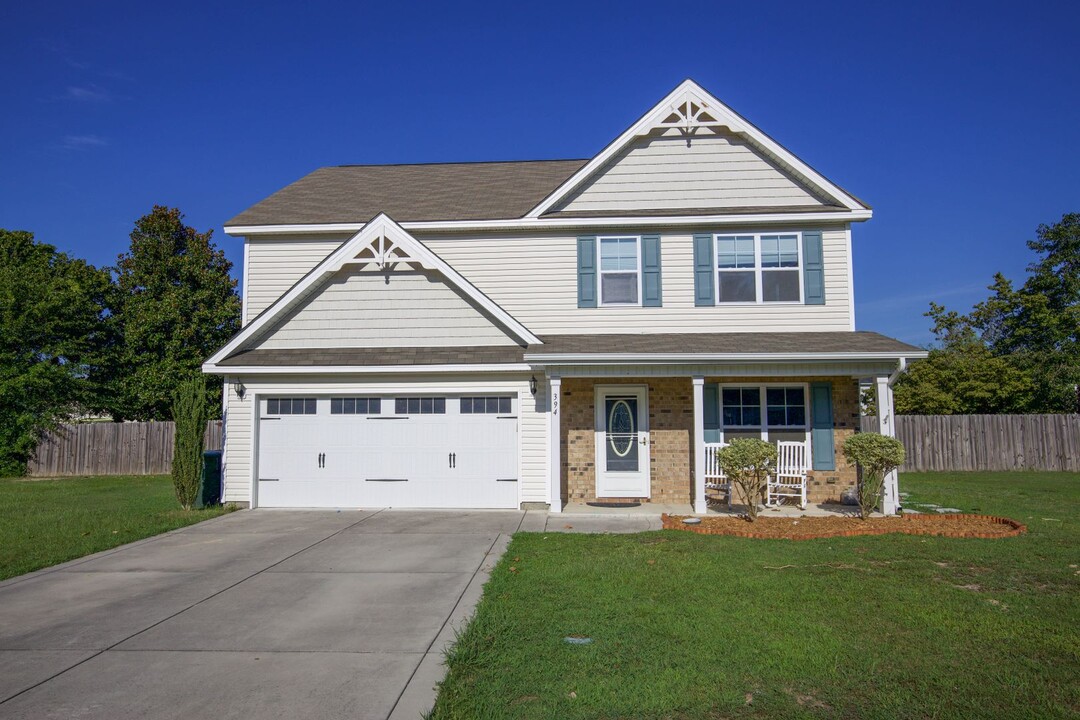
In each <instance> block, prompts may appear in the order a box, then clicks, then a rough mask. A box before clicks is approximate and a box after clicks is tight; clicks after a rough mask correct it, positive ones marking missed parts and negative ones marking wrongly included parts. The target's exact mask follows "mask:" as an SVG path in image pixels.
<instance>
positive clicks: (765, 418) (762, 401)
mask: <svg viewBox="0 0 1080 720" xmlns="http://www.w3.org/2000/svg"><path fill="white" fill-rule="evenodd" d="M766 234H768V233H766ZM794 387H797V388H802V391H803V420H804V422H803V424H802V425H801V426H800V425H784V426H783V427H774V428H773V430H774V431H775V432H783V433H790V432H798V431H799V430H803V431H804V435H805V438H804V442H805V443H806V448H807V457H808V458H809V457H813V456H812V455H811V454H810V452H811V450H812V448H811V447H810V435H811V433H810V431H811V429H812V428H811V424H810V383H802V382H771V383H722V384H721V385H720V386H719V388H718V390H717V393H718V394H719V396H720V397H718V398H717V408H718V410H717V412H718V413H719V417H718V418H717V420H718V421H719V422H718V424H719V426H720V442H722V443H724V442H727V440H726V438H725V431H726V430H729V429H730V430H731V431H732V432H734V433H737V432H748V431H754V430H756V431H760V432H761V439H762V440H764V441H765V442H771V441H770V440H769V405H768V402H766V397H765V391H766V390H768V389H769V388H794ZM724 388H757V389H758V391H759V393H758V407H759V408H760V409H761V425H760V426H751V425H741V426H738V427H731V428H726V427H725V426H724Z"/></svg>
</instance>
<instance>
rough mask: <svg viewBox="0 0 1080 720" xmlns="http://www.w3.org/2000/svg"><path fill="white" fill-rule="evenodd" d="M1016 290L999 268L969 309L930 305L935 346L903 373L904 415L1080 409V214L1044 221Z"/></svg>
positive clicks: (899, 394) (900, 406) (900, 397)
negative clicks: (961, 311) (986, 292)
mask: <svg viewBox="0 0 1080 720" xmlns="http://www.w3.org/2000/svg"><path fill="white" fill-rule="evenodd" d="M1027 245H1028V247H1029V248H1030V249H1031V250H1032V251H1034V252H1035V253H1036V255H1037V256H1038V257H1037V259H1036V260H1035V261H1034V262H1032V263H1031V264H1030V265H1028V268H1027V271H1028V277H1027V279H1026V280H1025V282H1024V284H1023V285H1022V286H1021V287H1020V288H1019V289H1017V288H1015V287H1014V286H1013V283H1012V281H1010V280H1009V279H1007V278H1006V277H1005V276H1004V275H1002V274H1001V273H998V274H996V275H995V276H994V281H993V283H992V284H991V285H990V286H989V288H988V289H989V290H990V293H991V294H990V296H989V297H988V298H987V299H986V300H984V301H982V302H980V303H978V304H976V305H975V307H974V308H973V310H972V311H971V313H969V314H967V315H961V314H959V313H957V312H956V311H951V310H947V309H946V308H944V307H942V306H940V305H937V304H936V303H931V305H930V311H929V312H927V313H926V314H927V316H928V317H930V318H932V319H933V320H934V335H935V336H936V338H937V343H936V347H935V348H934V349H932V350H931V351H930V357H928V358H927V359H926V360H921V361H918V362H916V363H913V364H912V366H911V369H910V370H909V371H908V372H907V373H906V374H905V375H903V376H901V378H900V379H899V380H898V381H897V383H896V387H895V393H896V409H897V412H899V413H903V414H956V413H1023V412H1032V413H1036V412H1044V413H1053V412H1078V411H1080V394H1078V391H1077V386H1078V385H1080V214H1078V213H1070V214H1066V215H1064V216H1063V217H1062V219H1061V222H1059V223H1056V224H1054V225H1040V226H1039V227H1038V229H1037V231H1036V239H1035V240H1029V241H1028V242H1027Z"/></svg>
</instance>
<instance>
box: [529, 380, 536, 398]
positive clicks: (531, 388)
mask: <svg viewBox="0 0 1080 720" xmlns="http://www.w3.org/2000/svg"><path fill="white" fill-rule="evenodd" d="M529 392H531V393H532V394H533V395H535V394H536V376H535V375H533V376H532V377H531V378H529Z"/></svg>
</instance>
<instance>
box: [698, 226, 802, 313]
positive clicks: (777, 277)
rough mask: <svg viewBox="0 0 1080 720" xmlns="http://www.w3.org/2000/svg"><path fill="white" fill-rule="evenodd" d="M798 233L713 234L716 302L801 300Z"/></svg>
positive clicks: (793, 301)
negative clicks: (714, 242)
mask: <svg viewBox="0 0 1080 720" xmlns="http://www.w3.org/2000/svg"><path fill="white" fill-rule="evenodd" d="M800 249H801V248H800V238H799V234H798V233H775V234H755V235H750V234H746V235H717V236H716V302H717V304H725V303H762V302H765V303H773V302H775V303H783V302H789V303H798V302H802V292H803V290H802V271H801V265H800V260H799V258H800V257H801V252H800Z"/></svg>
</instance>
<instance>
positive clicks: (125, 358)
mask: <svg viewBox="0 0 1080 720" xmlns="http://www.w3.org/2000/svg"><path fill="white" fill-rule="evenodd" d="M183 218H184V216H183V215H182V214H181V212H180V211H179V210H177V209H175V208H168V207H164V206H161V205H155V206H154V208H153V210H151V211H150V213H149V214H147V215H144V216H143V217H141V218H139V219H138V221H136V223H135V229H134V230H133V231H132V233H131V247H130V249H129V250H128V252H127V253H126V254H124V255H121V256H120V257H119V259H118V262H117V266H116V268H115V273H116V293H115V301H114V303H113V307H112V311H113V317H112V319H111V322H112V323H113V324H114V326H115V329H116V333H117V335H118V337H119V338H120V342H119V344H118V346H117V348H116V352H115V354H114V356H113V362H112V364H111V368H110V390H111V403H110V408H109V409H110V411H111V412H112V415H113V416H114V418H116V419H118V420H120V419H137V420H160V419H169V418H170V417H171V414H172V397H173V393H174V391H175V390H176V388H177V386H178V384H179V382H180V381H181V380H182V379H183V378H186V377H190V376H191V375H192V374H195V373H198V372H199V368H200V366H201V365H202V363H203V361H204V360H206V358H208V357H209V356H210V355H211V354H212V353H213V352H214V351H216V350H218V349H219V348H220V347H221V346H222V345H224V344H225V342H226V341H227V340H228V339H229V338H230V337H231V336H232V335H233V334H235V333H236V331H237V330H238V329H239V327H240V297H239V296H238V295H237V293H236V281H235V280H233V279H232V278H231V277H229V270H230V269H231V268H232V263H230V262H229V261H228V260H227V259H226V258H225V254H224V253H223V252H222V251H221V250H219V249H217V247H216V246H215V245H214V244H213V243H212V242H211V235H212V231H210V230H208V231H206V232H204V233H200V232H197V231H196V230H195V229H194V228H192V227H189V226H187V225H185V224H184V223H183ZM207 387H208V388H210V390H211V393H212V395H211V397H212V398H213V397H217V398H220V396H221V387H220V383H219V382H217V381H216V380H214V379H210V378H207ZM218 405H219V403H215V407H217V406H218Z"/></svg>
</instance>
